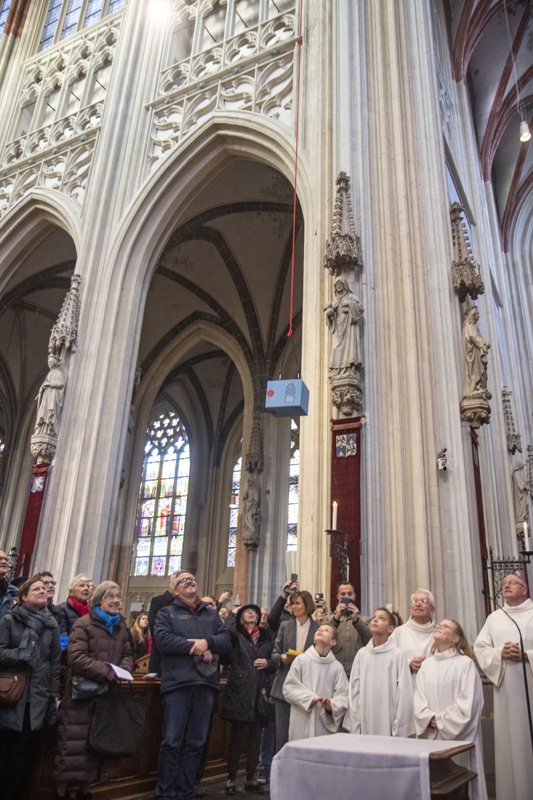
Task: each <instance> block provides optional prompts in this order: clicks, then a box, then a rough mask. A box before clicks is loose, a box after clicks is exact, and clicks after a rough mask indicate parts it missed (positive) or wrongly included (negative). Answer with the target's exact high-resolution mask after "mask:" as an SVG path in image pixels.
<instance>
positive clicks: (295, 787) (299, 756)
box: [270, 733, 467, 800]
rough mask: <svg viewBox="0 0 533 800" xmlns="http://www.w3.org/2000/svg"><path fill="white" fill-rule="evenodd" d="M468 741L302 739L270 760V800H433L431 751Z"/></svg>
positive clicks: (346, 735)
mask: <svg viewBox="0 0 533 800" xmlns="http://www.w3.org/2000/svg"><path fill="white" fill-rule="evenodd" d="M462 744H467V742H462V741H461V742H458V741H453V742H451V741H442V740H433V741H431V740H427V739H403V738H400V737H394V736H356V735H355V734H352V733H334V734H332V735H330V736H317V737H315V738H314V739H298V740H296V741H294V742H289V743H288V744H286V745H285V747H283V748H282V749H281V750H280V752H279V753H278V754H277V755H276V757H275V758H274V761H273V762H272V772H271V775H270V797H271V800H358V798H361V800H384V798H394V800H430V797H431V795H430V788H429V754H430V753H436V752H438V751H439V750H449V749H451V748H453V747H456V746H458V745H462Z"/></svg>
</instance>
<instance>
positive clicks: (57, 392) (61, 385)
mask: <svg viewBox="0 0 533 800" xmlns="http://www.w3.org/2000/svg"><path fill="white" fill-rule="evenodd" d="M48 368H49V372H48V375H47V376H46V378H45V379H44V381H43V384H42V386H41V388H40V389H39V394H38V395H37V398H36V399H37V421H36V423H35V429H34V431H33V434H34V436H43V435H45V436H54V437H57V434H58V433H59V425H60V422H61V409H62V408H63V396H64V392H65V375H64V373H63V370H62V369H61V365H60V361H59V358H58V357H57V356H54V355H49V356H48Z"/></svg>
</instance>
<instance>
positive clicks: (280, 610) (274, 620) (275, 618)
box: [267, 594, 294, 633]
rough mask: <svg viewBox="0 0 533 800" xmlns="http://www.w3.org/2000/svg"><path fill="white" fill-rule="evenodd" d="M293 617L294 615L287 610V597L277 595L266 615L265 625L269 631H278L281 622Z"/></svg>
mask: <svg viewBox="0 0 533 800" xmlns="http://www.w3.org/2000/svg"><path fill="white" fill-rule="evenodd" d="M290 619H294V616H293V615H292V614H291V612H290V611H288V610H287V598H286V597H283V595H282V594H280V596H279V597H278V599H277V600H276V602H275V603H274V605H273V606H272V608H271V609H270V612H269V615H268V617H267V625H268V627H269V628H270V630H271V631H273V632H274V633H277V632H278V631H279V626H280V625H281V623H282V622H288V620H290Z"/></svg>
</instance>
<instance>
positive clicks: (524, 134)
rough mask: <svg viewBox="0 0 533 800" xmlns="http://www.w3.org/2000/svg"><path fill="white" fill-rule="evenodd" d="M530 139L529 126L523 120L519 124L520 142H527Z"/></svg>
mask: <svg viewBox="0 0 533 800" xmlns="http://www.w3.org/2000/svg"><path fill="white" fill-rule="evenodd" d="M530 139H531V131H530V130H529V125H528V124H527V122H526V120H525V119H523V120H522V122H521V123H520V141H521V142H529V140H530Z"/></svg>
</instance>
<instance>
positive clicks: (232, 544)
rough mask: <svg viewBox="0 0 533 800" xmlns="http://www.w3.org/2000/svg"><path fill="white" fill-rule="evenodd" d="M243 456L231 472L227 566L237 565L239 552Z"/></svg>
mask: <svg viewBox="0 0 533 800" xmlns="http://www.w3.org/2000/svg"><path fill="white" fill-rule="evenodd" d="M241 472H242V458H239V459H238V461H237V463H236V464H235V466H234V467H233V472H232V474H231V502H230V505H229V536H228V560H227V564H226V566H228V567H234V566H235V553H236V552H237V521H238V516H239V494H240V492H241Z"/></svg>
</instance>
